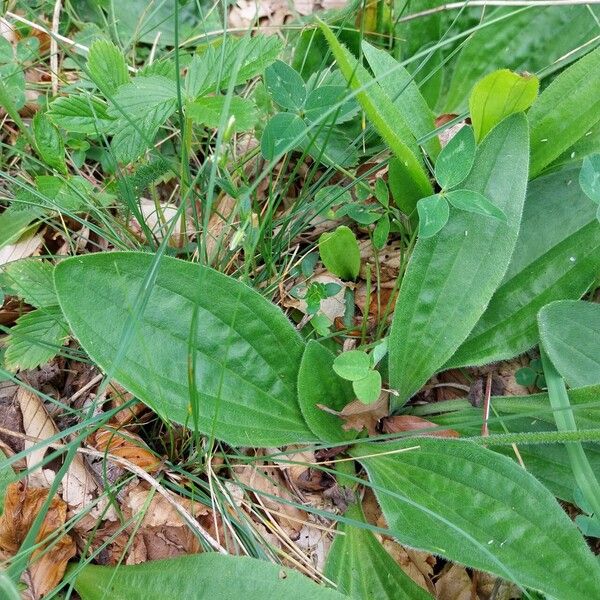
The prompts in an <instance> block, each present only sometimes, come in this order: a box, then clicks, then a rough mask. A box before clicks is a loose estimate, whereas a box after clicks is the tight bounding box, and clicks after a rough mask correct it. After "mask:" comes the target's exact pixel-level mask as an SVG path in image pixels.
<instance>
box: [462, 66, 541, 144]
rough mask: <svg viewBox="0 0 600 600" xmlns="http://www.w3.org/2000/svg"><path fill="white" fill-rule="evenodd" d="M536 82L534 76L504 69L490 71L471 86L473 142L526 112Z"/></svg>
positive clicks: (531, 99) (535, 90) (536, 84)
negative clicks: (509, 118)
mask: <svg viewBox="0 0 600 600" xmlns="http://www.w3.org/2000/svg"><path fill="white" fill-rule="evenodd" d="M539 87H540V81H539V79H538V78H537V77H536V76H535V75H519V74H518V73H513V72H512V71H509V70H508V69H502V70H500V71H494V72H493V73H490V74H489V75H487V76H486V77H484V78H483V79H481V80H480V81H478V82H477V83H476V84H475V87H474V88H473V91H472V92H471V97H470V98H469V112H470V113H471V121H472V123H473V130H474V132H475V138H476V139H477V141H478V142H479V141H481V140H482V139H483V138H484V137H485V136H486V135H487V134H488V133H489V132H490V131H491V130H492V129H493V128H494V127H495V126H496V125H497V124H498V123H500V121H502V120H503V119H505V118H506V117H508V116H510V115H512V114H514V113H518V112H522V111H525V110H527V109H528V108H529V107H530V106H531V105H532V104H533V102H534V100H535V99H536V97H537V94H538V89H539Z"/></svg>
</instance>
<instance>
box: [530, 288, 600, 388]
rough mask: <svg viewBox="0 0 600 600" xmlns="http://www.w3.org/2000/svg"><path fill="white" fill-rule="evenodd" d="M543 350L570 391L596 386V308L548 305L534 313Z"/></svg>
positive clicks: (599, 349)
mask: <svg viewBox="0 0 600 600" xmlns="http://www.w3.org/2000/svg"><path fill="white" fill-rule="evenodd" d="M538 325H539V328H540V338H541V341H542V343H543V345H544V350H545V351H546V353H547V354H548V356H549V357H550V360H551V361H552V363H553V364H554V366H555V367H556V370H557V371H558V372H559V373H560V375H561V376H562V378H563V379H564V380H565V381H566V382H567V384H568V385H569V386H571V387H583V386H586V385H595V384H599V383H600V305H598V304H593V303H591V302H583V301H579V302H578V301H576V300H560V301H557V302H552V303H550V304H548V305H546V306H544V308H542V309H541V310H540V312H539V313H538Z"/></svg>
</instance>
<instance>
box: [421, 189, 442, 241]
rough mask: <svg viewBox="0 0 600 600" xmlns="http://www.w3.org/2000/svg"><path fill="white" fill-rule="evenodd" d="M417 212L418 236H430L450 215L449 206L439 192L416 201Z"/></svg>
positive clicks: (438, 229)
mask: <svg viewBox="0 0 600 600" xmlns="http://www.w3.org/2000/svg"><path fill="white" fill-rule="evenodd" d="M417 212H418V213H419V237H420V238H430V237H431V236H434V235H435V234H436V233H437V232H438V231H440V229H442V227H444V225H446V223H447V222H448V219H449V217H450V208H449V206H448V203H447V202H446V200H445V199H444V198H443V197H442V196H441V195H440V194H434V195H433V196H427V198H421V199H420V200H419V201H418V202H417Z"/></svg>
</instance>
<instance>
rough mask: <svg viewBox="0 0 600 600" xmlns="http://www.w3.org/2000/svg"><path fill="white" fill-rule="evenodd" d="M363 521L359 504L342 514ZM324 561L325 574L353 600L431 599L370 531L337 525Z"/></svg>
mask: <svg viewBox="0 0 600 600" xmlns="http://www.w3.org/2000/svg"><path fill="white" fill-rule="evenodd" d="M344 516H345V517H346V518H348V519H353V520H355V521H359V522H364V520H365V519H364V515H363V514H362V510H361V508H360V505H358V504H352V505H351V506H349V507H348V510H347V511H346V514H345V515H344ZM338 531H339V532H340V535H336V536H335V538H334V540H333V544H332V545H331V548H330V549H329V553H328V554H327V560H326V562H325V570H324V574H325V576H326V577H327V579H329V580H331V581H334V582H335V583H337V585H338V590H340V592H343V593H344V594H346V595H347V596H349V597H350V598H356V600H370V599H375V598H377V600H432V597H431V596H430V595H429V594H428V593H427V592H426V591H425V590H423V589H422V588H420V587H419V586H418V585H417V584H416V583H415V582H414V581H413V580H412V579H411V578H410V577H409V576H408V575H407V574H406V573H405V572H404V571H403V570H402V569H401V568H400V567H399V566H398V563H397V562H396V561H395V560H394V559H393V558H392V557H391V556H390V555H389V554H388V552H387V551H386V549H385V548H384V547H383V546H382V545H381V543H380V542H379V541H378V540H377V538H376V537H375V536H374V535H373V533H372V532H371V531H369V530H368V529H365V528H363V527H359V526H355V525H350V524H346V523H340V524H339V525H338Z"/></svg>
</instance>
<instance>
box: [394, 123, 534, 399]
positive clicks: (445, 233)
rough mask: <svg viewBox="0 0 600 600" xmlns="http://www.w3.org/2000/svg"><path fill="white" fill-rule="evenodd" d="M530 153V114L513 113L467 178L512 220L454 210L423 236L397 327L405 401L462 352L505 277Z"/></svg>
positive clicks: (398, 373)
mask: <svg viewBox="0 0 600 600" xmlns="http://www.w3.org/2000/svg"><path fill="white" fill-rule="evenodd" d="M528 156H529V144H528V131H527V120H526V119H525V117H524V116H523V115H522V114H519V115H513V116H511V117H509V118H508V119H505V120H504V121H503V122H502V123H500V125H498V126H497V127H495V128H494V130H493V131H491V132H490V134H489V135H488V136H487V137H486V138H485V140H484V141H483V143H482V144H481V146H480V148H479V151H478V154H477V157H476V159H475V164H474V166H473V169H472V171H471V174H470V175H469V177H468V178H467V179H466V180H465V182H464V185H463V187H464V188H465V189H469V190H472V191H475V192H479V193H481V194H483V195H485V197H486V198H488V199H489V200H490V201H491V202H493V203H494V204H495V205H496V206H497V207H498V208H499V209H500V210H502V211H504V213H505V214H506V217H507V222H506V223H504V222H502V221H500V220H499V219H490V218H489V217H486V216H483V215H478V214H474V213H467V212H465V211H454V212H453V213H452V215H451V217H450V220H449V221H448V224H447V225H446V226H445V227H444V228H443V229H442V230H441V231H440V233H438V234H437V235H436V236H435V237H432V238H427V239H423V238H421V239H419V240H418V241H417V244H416V246H415V250H414V252H413V254H412V257H411V259H410V262H409V265H408V269H407V271H406V274H405V275H404V279H403V281H402V286H401V288H400V294H399V297H398V301H397V302H396V310H395V312H394V319H393V323H392V328H391V333H390V342H389V347H390V356H389V369H390V382H391V385H392V387H393V388H395V389H396V390H398V391H399V394H400V396H399V397H398V398H396V404H397V405H402V404H404V403H405V402H406V401H407V400H408V399H409V398H410V397H411V396H412V395H413V394H414V393H415V392H416V391H417V390H418V389H419V388H420V387H421V386H422V385H423V384H424V383H425V382H426V381H427V379H429V377H430V376H431V375H433V374H434V373H435V372H436V371H437V370H438V369H440V368H441V367H442V366H443V365H444V363H445V362H446V361H447V360H448V359H449V358H450V357H451V356H452V355H453V354H454V352H455V351H456V349H457V348H458V346H459V345H460V344H461V343H462V342H463V341H464V339H465V338H466V337H467V336H468V335H469V332H470V331H471V329H472V328H473V326H474V325H475V324H476V323H477V321H478V319H479V318H480V317H481V315H482V313H483V312H484V310H485V307H486V306H487V303H488V302H489V301H490V298H491V297H492V295H493V293H494V291H495V290H496V288H497V287H498V285H499V284H500V282H501V281H502V278H503V277H504V273H505V272H506V269H507V268H508V265H509V261H510V257H511V255H512V253H513V250H514V247H515V243H516V241H517V235H518V232H519V227H520V225H521V215H522V210H523V202H524V200H525V190H526V186H527V163H528Z"/></svg>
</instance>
